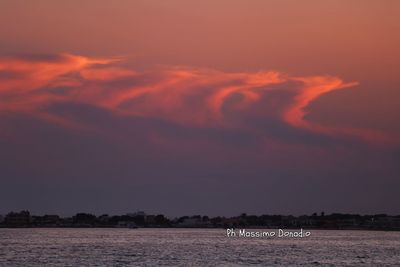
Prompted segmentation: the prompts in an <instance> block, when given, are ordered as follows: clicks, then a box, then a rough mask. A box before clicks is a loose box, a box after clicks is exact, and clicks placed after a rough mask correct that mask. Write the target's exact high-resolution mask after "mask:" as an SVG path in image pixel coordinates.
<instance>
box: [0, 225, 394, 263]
mask: <svg viewBox="0 0 400 267" xmlns="http://www.w3.org/2000/svg"><path fill="white" fill-rule="evenodd" d="M311 233H312V234H311V236H310V237H307V238H302V239H291V238H252V239H251V238H228V237H227V236H226V231H225V230H222V229H0V266H127V265H128V266H152V265H160V264H164V265H173V266H176V265H178V266H193V265H194V266H198V265H200V266H204V265H212V266H215V265H220V266H226V265H228V266H232V265H249V264H258V265H262V266H289V265H295V266H308V265H313V266H318V265H319V266H360V265H362V266H399V264H400V232H373V231H370V232H368V231H311Z"/></svg>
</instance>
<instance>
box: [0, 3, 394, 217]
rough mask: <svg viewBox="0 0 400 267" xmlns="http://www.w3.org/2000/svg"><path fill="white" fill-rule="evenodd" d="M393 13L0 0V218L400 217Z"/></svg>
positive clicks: (305, 6)
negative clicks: (14, 213) (21, 214)
mask: <svg viewBox="0 0 400 267" xmlns="http://www.w3.org/2000/svg"><path fill="white" fill-rule="evenodd" d="M399 18H400V2H399V1H396V0H392V1H391V0H386V1H378V0H376V1H373V0H364V1H361V0H360V1H357V0H355V1H344V0H343V1H342V0H339V1H317V0H305V1H294V0H293V1H292V0H282V1H269V0H266V1H261V0H250V1H238V0H237V1H236V0H230V1H227V0H212V1H211V0H202V1H197V0H194V1H183V0H168V1H153V0H150V1H148V0H146V1H144V0H143V1H127V0H120V1H104V0H84V1H77V0H71V1H52V0H38V1H19V0H0V184H1V186H0V203H1V205H0V214H1V213H3V214H5V213H7V212H9V211H11V210H22V209H28V210H30V211H31V212H32V213H35V214H54V213H55V214H62V215H72V214H74V213H76V212H91V213H95V214H103V213H109V214H122V213H127V212H134V211H137V210H144V211H146V212H148V213H163V214H165V215H169V216H179V215H194V214H202V215H211V216H215V215H226V216H230V215H238V214H240V213H243V212H246V213H248V214H295V215H301V214H311V213H314V212H322V211H324V212H325V213H331V212H342V213H361V214H376V213H387V214H400V206H399V205H398V203H400V195H399V194H398V188H400V177H399V175H400V164H399V163H400V124H399V123H398V121H399V116H400V91H399V90H400V78H399V74H398V70H399V69H400V35H399V34H398V33H399V32H400V19H399Z"/></svg>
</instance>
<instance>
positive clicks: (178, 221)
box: [0, 211, 400, 231]
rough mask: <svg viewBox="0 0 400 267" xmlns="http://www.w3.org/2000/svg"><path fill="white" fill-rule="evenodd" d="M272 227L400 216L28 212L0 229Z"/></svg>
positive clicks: (394, 224) (363, 226) (381, 221)
mask: <svg viewBox="0 0 400 267" xmlns="http://www.w3.org/2000/svg"><path fill="white" fill-rule="evenodd" d="M47 227H53V228H225V229H226V228H244V227H246V228H270V229H278V228H285V229H300V228H302V229H310V230H311V229H331V230H384V231H400V215H397V216H389V215H386V214H375V215H359V214H342V213H332V214H329V215H325V214H324V213H323V212H322V213H320V214H316V213H314V214H312V215H302V216H292V215H260V216H256V215H247V214H241V215H239V216H234V217H222V216H217V217H208V216H201V215H194V216H182V217H176V218H172V219H171V218H167V217H165V216H164V215H162V214H158V215H151V214H146V213H145V212H136V213H128V214H124V215H112V216H111V215H107V214H104V215H101V216H95V215H93V214H88V213H78V214H76V215H75V216H72V217H61V216H59V215H43V216H37V215H31V213H30V212H29V211H20V212H10V213H8V214H7V215H5V216H0V228H47Z"/></svg>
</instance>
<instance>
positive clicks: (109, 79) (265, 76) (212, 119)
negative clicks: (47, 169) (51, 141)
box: [0, 54, 397, 142]
mask: <svg viewBox="0 0 400 267" xmlns="http://www.w3.org/2000/svg"><path fill="white" fill-rule="evenodd" d="M116 61H118V60H117V59H93V58H87V57H83V56H75V55H69V54H62V55H59V56H58V57H57V58H55V59H51V60H49V59H42V60H38V59H36V60H24V59H1V60H0V112H1V111H3V112H23V113H26V114H30V115H33V116H37V117H39V118H42V119H44V120H47V121H50V122H53V123H57V124H60V125H63V126H65V127H75V128H85V127H86V126H85V125H79V123H77V122H76V121H74V119H73V118H63V117H60V115H55V114H52V113H49V112H46V111H45V110H46V107H47V106H48V105H52V104H56V103H61V102H73V103H80V104H87V105H93V106H96V107H100V108H103V109H107V110H109V111H111V112H113V113H115V114H117V115H121V116H142V117H152V118H161V119H164V120H168V121H171V122H175V123H179V124H184V125H191V126H201V127H209V126H212V127H215V126H218V125H219V126H224V125H226V124H227V122H226V121H225V120H224V117H225V113H226V112H230V111H232V110H236V111H240V112H246V108H248V107H249V106H251V105H252V104H255V103H260V101H262V99H264V98H263V97H268V93H269V92H271V91H274V90H288V91H291V92H294V97H293V98H291V99H290V101H289V104H287V101H284V102H285V103H286V104H282V105H284V106H283V107H282V110H283V112H282V114H281V119H282V120H283V121H284V122H286V123H287V124H289V125H291V126H293V127H296V128H302V129H305V130H308V131H311V132H318V133H321V134H326V135H344V136H354V137H357V138H362V139H365V140H369V141H382V140H383V141H388V140H389V141H390V142H393V141H395V139H396V138H394V137H388V135H387V134H385V133H382V132H378V131H373V130H368V129H347V128H346V129H344V128H333V127H326V126H321V125H318V124H315V123H312V122H310V121H307V120H306V119H305V115H306V111H305V110H306V108H307V107H308V106H309V104H310V103H311V102H312V101H314V100H316V99H317V98H318V97H320V96H321V95H323V94H326V93H328V92H331V91H334V90H339V89H345V88H350V87H352V86H355V85H357V83H356V82H351V83H345V82H344V81H342V80H341V79H339V78H337V77H330V76H316V77H290V76H289V75H287V74H284V73H281V72H278V71H260V72H254V73H249V72H246V73H245V72H242V73H226V72H222V71H216V70H210V69H198V68H186V67H185V68H184V67H180V68H169V69H161V70H154V71H148V72H137V71H134V70H131V69H127V68H122V67H118V66H116V65H115V62H116ZM117 81H120V82H119V83H116V82H117ZM291 81H295V82H297V83H300V86H298V85H293V83H289V82H291ZM113 82H114V83H113ZM277 84H280V85H286V87H284V86H283V87H282V86H280V87H279V88H278V87H276V86H274V85H277ZM282 88H284V89H282ZM233 98H235V100H232V99H233ZM229 100H231V101H229ZM261 104H262V103H261ZM396 140H397V139H396Z"/></svg>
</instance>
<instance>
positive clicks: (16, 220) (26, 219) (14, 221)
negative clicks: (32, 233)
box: [4, 210, 31, 227]
mask: <svg viewBox="0 0 400 267" xmlns="http://www.w3.org/2000/svg"><path fill="white" fill-rule="evenodd" d="M4 223H5V225H6V226H8V227H27V226H30V224H31V215H30V213H29V211H26V210H23V211H21V212H10V213H8V214H7V216H6V217H5V218H4Z"/></svg>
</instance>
